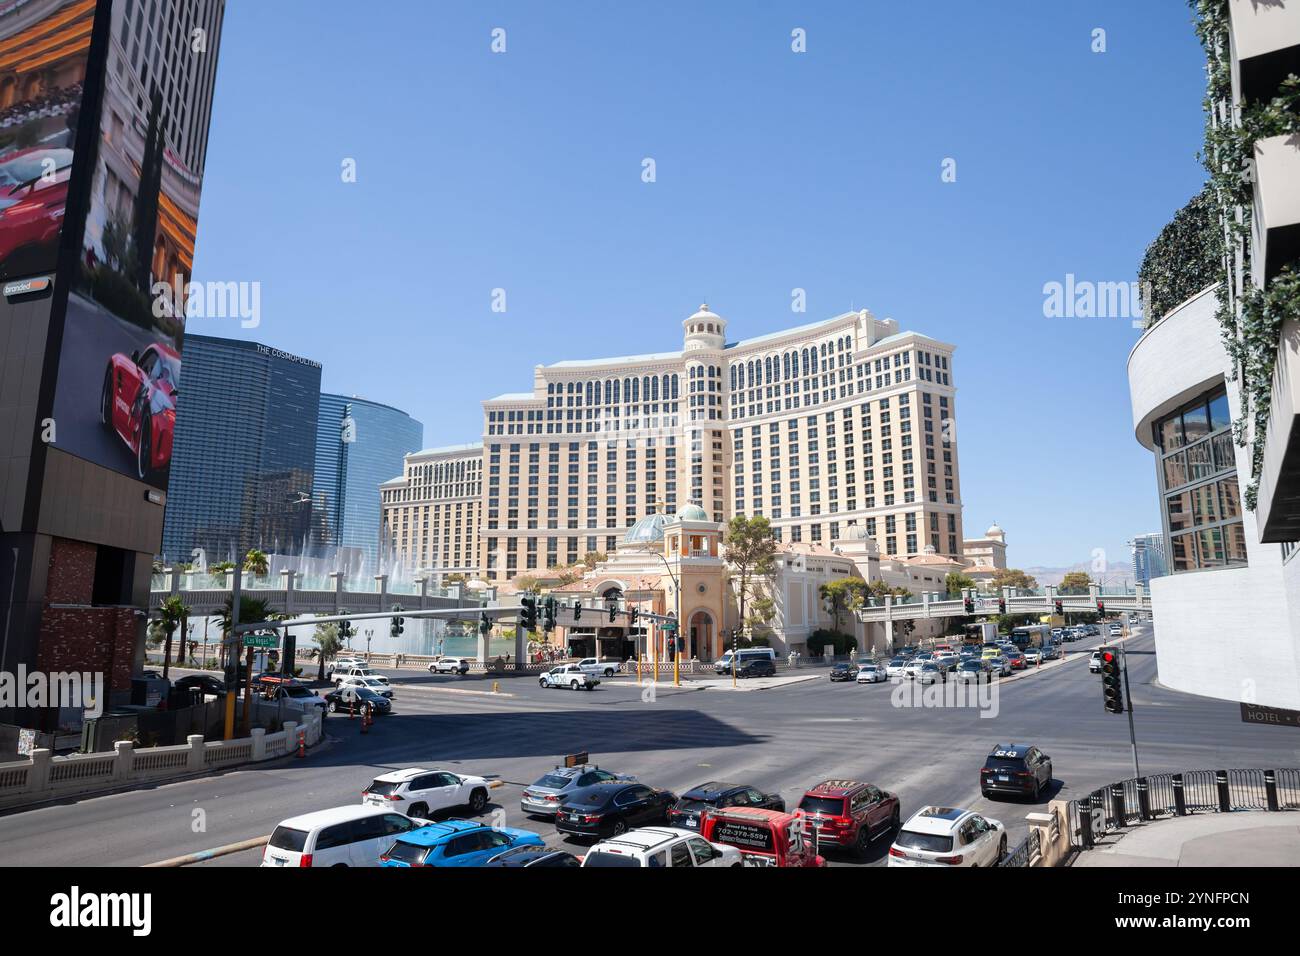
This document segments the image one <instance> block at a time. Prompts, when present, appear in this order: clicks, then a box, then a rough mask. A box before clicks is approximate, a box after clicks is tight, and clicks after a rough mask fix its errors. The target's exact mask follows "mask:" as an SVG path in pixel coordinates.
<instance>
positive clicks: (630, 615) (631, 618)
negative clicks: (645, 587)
mask: <svg viewBox="0 0 1300 956" xmlns="http://www.w3.org/2000/svg"><path fill="white" fill-rule="evenodd" d="M640 613H641V612H640V611H638V610H637V609H636V608H632V610H630V611H628V612H627V623H628V627H636V619H637V618H638V617H639V616H640Z"/></svg>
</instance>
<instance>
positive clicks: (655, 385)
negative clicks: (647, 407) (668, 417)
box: [649, 375, 659, 402]
mask: <svg viewBox="0 0 1300 956" xmlns="http://www.w3.org/2000/svg"><path fill="white" fill-rule="evenodd" d="M649 382H650V401H652V402H657V401H659V376H658V375H656V376H654V377H653V378H651V379H649Z"/></svg>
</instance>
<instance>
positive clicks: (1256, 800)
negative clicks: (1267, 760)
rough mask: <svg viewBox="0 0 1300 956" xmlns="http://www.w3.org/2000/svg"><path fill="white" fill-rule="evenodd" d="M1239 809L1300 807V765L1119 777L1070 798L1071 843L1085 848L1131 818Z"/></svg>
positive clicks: (1128, 823) (1139, 820)
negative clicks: (1126, 778)
mask: <svg viewBox="0 0 1300 956" xmlns="http://www.w3.org/2000/svg"><path fill="white" fill-rule="evenodd" d="M1238 810H1267V811H1286V810H1300V769H1294V768H1287V769H1275V770H1185V771H1183V772H1182V773H1157V774H1149V775H1147V776H1144V777H1134V778H1130V779H1128V780H1120V781H1118V782H1116V783H1112V784H1110V785H1109V786H1106V787H1101V788H1099V789H1097V790H1094V791H1093V792H1092V793H1089V794H1085V795H1084V796H1082V797H1079V798H1078V799H1075V800H1071V801H1070V803H1069V812H1068V817H1069V824H1068V830H1069V836H1070V843H1071V845H1072V846H1073V847H1075V848H1076V849H1085V850H1086V849H1090V848H1091V847H1092V846H1093V845H1094V844H1095V842H1096V840H1097V838H1098V837H1099V836H1101V835H1103V834H1104V833H1106V832H1107V831H1110V830H1118V829H1121V828H1123V827H1127V826H1131V825H1133V824H1135V823H1145V822H1150V821H1152V820H1163V819H1169V818H1172V817H1182V816H1188V815H1190V814H1195V813H1232V812H1235V811H1238Z"/></svg>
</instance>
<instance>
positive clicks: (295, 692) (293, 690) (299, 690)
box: [284, 687, 316, 697]
mask: <svg viewBox="0 0 1300 956" xmlns="http://www.w3.org/2000/svg"><path fill="white" fill-rule="evenodd" d="M284 691H285V693H286V694H288V695H289V696H290V697H315V696H316V695H315V694H313V693H312V692H311V691H309V690H308V689H307V688H306V687H286V688H285V689H284Z"/></svg>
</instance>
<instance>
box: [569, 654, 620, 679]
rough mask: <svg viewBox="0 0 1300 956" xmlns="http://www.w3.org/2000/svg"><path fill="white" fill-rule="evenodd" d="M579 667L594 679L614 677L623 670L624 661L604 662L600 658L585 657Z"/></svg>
mask: <svg viewBox="0 0 1300 956" xmlns="http://www.w3.org/2000/svg"><path fill="white" fill-rule="evenodd" d="M578 667H579V668H580V669H581V670H582V672H583V673H584V674H590V675H591V676H592V677H613V676H614V675H615V674H617V673H618V672H619V671H621V670H622V669H623V662H622V661H602V660H601V659H600V658H598V657H584V658H583V659H582V660H580V661H578Z"/></svg>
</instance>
